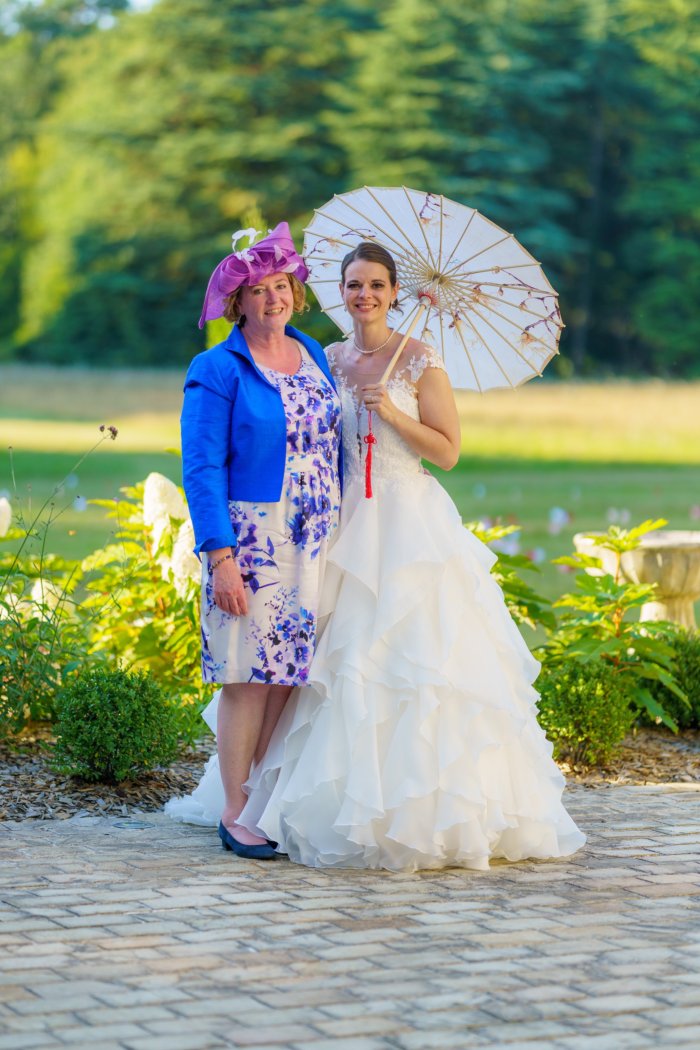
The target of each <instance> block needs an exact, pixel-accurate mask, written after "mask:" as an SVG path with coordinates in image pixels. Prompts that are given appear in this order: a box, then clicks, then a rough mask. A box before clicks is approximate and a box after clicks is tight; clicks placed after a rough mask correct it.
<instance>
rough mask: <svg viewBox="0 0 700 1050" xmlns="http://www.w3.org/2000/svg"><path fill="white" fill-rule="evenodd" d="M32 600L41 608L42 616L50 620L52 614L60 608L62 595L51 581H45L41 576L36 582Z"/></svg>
mask: <svg viewBox="0 0 700 1050" xmlns="http://www.w3.org/2000/svg"><path fill="white" fill-rule="evenodd" d="M31 598H32V601H33V602H34V604H35V605H38V606H39V608H40V610H41V613H42V616H43V617H44V618H45V619H47V620H48V619H50V618H51V613H52V612H53V611H54V610H55V609H56V607H57V606H58V603H59V602H60V600H61V594H60V592H59V591H57V590H56V588H55V587H54V585H53V583H51V582H50V580H44V579H42V578H41V576H40V577H39V578H38V579H37V580H35V581H34V586H33V587H32V594H31Z"/></svg>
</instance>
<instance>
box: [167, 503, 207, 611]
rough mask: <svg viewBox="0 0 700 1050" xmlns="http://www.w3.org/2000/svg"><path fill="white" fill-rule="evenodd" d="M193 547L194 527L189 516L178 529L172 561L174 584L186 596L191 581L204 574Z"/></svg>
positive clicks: (179, 592)
mask: <svg viewBox="0 0 700 1050" xmlns="http://www.w3.org/2000/svg"><path fill="white" fill-rule="evenodd" d="M193 547H194V529H193V528H192V522H191V521H190V519H189V518H188V519H187V521H183V523H182V525H181V526H180V528H179V529H178V533H177V536H176V537H175V543H174V544H173V554H172V558H171V561H170V571H171V573H172V577H173V584H174V586H175V590H176V591H177V593H178V594H179V595H180V597H184V595H185V594H186V593H187V589H188V584H189V583H190V581H191V580H193V581H195V582H196V581H198V580H199V578H200V576H201V575H202V566H201V565H200V563H199V561H198V560H197V557H196V555H195V554H194V551H193Z"/></svg>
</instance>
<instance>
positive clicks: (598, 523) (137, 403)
mask: <svg viewBox="0 0 700 1050" xmlns="http://www.w3.org/2000/svg"><path fill="white" fill-rule="evenodd" d="M181 386H182V373H181V372H173V371H164V372H155V371H145V372H135V371H127V370H122V371H104V372H100V371H89V372H88V371H81V370H73V369H51V368H44V367H36V368H31V367H15V366H0V493H2V494H5V495H10V498H12V499H14V498H15V497H14V495H13V483H12V478H11V473H10V456H9V453H8V452H7V451H6V449H7V448H8V446H12V447H13V460H14V468H15V477H16V482H17V492H18V494H19V496H20V498H21V499H22V500H23V501H24V503H25V506H26V505H28V503H29V501H31V503H32V505H34V506H36V505H37V501H42V500H43V499H44V498H45V497H46V496H47V495H48V494H49V493H50V492H51V491H52V489H53V488H54V486H55V485H56V483H57V482H58V481H59V480H60V479H61V478H62V477H64V476H65V475H67V474H75V475H76V476H74V477H72V478H71V479H70V482H69V486H68V487H66V488H65V489H64V491H63V493H62V494H61V495H60V497H59V499H58V501H57V503H58V505H60V506H66V507H67V508H68V509H67V510H66V511H65V513H64V514H63V515H62V516H61V518H60V519H59V520H58V521H57V522H56V524H55V525H54V526H53V530H52V539H51V543H50V546H51V547H52V549H54V550H57V551H60V552H62V553H65V554H70V555H73V556H80V555H83V554H86V553H87V552H88V551H90V550H92V549H94V548H95V547H96V546H98V545H101V544H103V543H104V542H106V540H107V539H108V537H109V535H110V526H109V523H107V522H106V521H105V520H104V518H103V516H102V512H101V511H100V510H99V509H97V508H91V507H88V509H87V510H85V511H83V512H80V511H78V510H75V509H73V501H74V500H75V498H76V496H78V495H80V496H83V497H86V498H87V499H91V498H98V497H99V498H105V497H112V496H115V495H117V493H118V490H119V488H120V487H121V486H123V485H129V484H133V483H135V482H137V481H140V480H141V479H142V478H144V477H145V476H146V474H148V473H149V472H150V471H152V470H158V471H161V472H162V473H164V474H167V475H168V476H169V477H171V478H173V479H174V480H179V474H180V464H179V460H178V458H177V456H176V455H173V454H172V453H171V452H168V451H166V450H167V449H172V448H177V445H178V441H179V439H178V423H177V416H178V412H179V405H180V397H181ZM458 401H459V407H460V414H461V419H462V435H463V445H462V452H463V454H462V458H461V460H460V463H459V465H458V467H456V468H455V470H453V471H452V472H450V474H446V475H443V474H441V473H440V472H436V473H438V474H439V476H440V480H441V481H442V482H443V484H445V486H446V488H447V489H448V490H449V492H450V494H451V495H452V497H453V498H454V500H455V502H456V503H457V506H458V507H459V509H460V512H461V514H462V516H463V518H464V519H465V520H473V519H477V518H478V519H483V518H485V517H489V518H491V519H496V518H500V519H501V520H505V521H513V522H515V523H518V524H520V525H521V526H522V530H523V532H522V546H523V549H524V550H536V551H537V552H538V556H542V555H544V556H545V557H546V558H552V557H555V556H556V555H558V554H561V553H563V552H565V551H568V550H569V549H570V547H571V537H572V535H573V533H574V532H576V531H587V530H592V529H599V528H605V527H606V525H607V522H608V520H609V518H610V517H612V516H614V515H615V514H617V516H618V517H619V515H620V513H622V516H623V518H624V517H626V516H629V520H630V521H633V522H636V521H639V520H641V519H643V518H647V517H665V518H667V519H668V520H669V523H670V525H671V527H673V528H679V529H683V528H693V527H696V528H700V521H699V520H697V517H696V515H700V384H664V383H657V382H648V383H640V384H632V383H611V384H604V385H603V384H559V383H545V382H533V383H530V384H529V385H527V386H525V387H523V388H522V389H520V390H518V391H513V392H510V391H504V392H494V393H492V394H487V395H471V394H460V395H459V397H458ZM100 423H107V424H114V425H115V426H117V427H118V428H119V436H118V438H117V440H116V441H115V442H111V441H109V442H106V443H105V444H104V445H102V446H101V447H100V448H99V449H98V450H97V451H96V452H95V453H94V454H93V455H91V456H90V457H88V458H87V459H86V460H85V461H84V462H83V464H82V465H81V467H80V468H79V469H78V471H77V472H76V471H73V464H74V463H75V461H76V460H77V458H78V457H79V455H80V454H81V453H82V452H83V451H84V450H85V449H87V448H88V447H90V446H91V445H92V444H93V443H94V441H95V440H96V439H97V438H98V437H99V432H98V430H97V427H98V425H99V424H100ZM554 507H560V508H563V509H564V510H566V511H567V512H568V513H569V515H570V517H571V520H570V522H569V523H568V524H567V525H565V526H564V528H563V529H562V530H561V532H559V534H558V535H551V534H550V532H549V527H548V522H549V514H550V511H551V509H552V508H554ZM542 584H543V589H544V590H545V591H546V592H547V593H549V594H550V595H556V594H557V593H560V592H561V591H562V590H563V589H564V587H565V586H566V580H565V578H563V577H561V576H560V575H559V574H558V572H557V571H556V569H555V568H554V567H552V566H549V565H546V566H545V567H544V572H543V577H542Z"/></svg>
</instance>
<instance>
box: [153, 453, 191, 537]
mask: <svg viewBox="0 0 700 1050" xmlns="http://www.w3.org/2000/svg"><path fill="white" fill-rule="evenodd" d="M187 516H188V515H187V504H186V503H185V498H184V496H183V495H182V493H181V491H180V489H179V488H178V487H177V485H176V484H175V483H174V482H172V481H171V480H170V479H169V478H166V477H165V476H164V475H163V474H158V473H156V472H155V471H154V472H153V473H152V474H149V475H148V477H147V478H146V481H145V484H144V489H143V520H144V523H145V524H146V525H148V527H149V528H150V530H151V535H152V536H153V543H154V544H155V546H156V547H157V546H158V544H159V543H160V539H161V536H162V535H163V532H164V531H165V529H167V528H168V527H169V526H170V519H171V518H178V519H179V520H180V521H183V520H184V519H185V518H187Z"/></svg>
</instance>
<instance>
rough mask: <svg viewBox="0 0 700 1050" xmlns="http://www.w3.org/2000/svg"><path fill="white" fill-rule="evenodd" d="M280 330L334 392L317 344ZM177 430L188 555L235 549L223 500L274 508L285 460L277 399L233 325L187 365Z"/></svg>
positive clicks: (300, 334)
mask: <svg viewBox="0 0 700 1050" xmlns="http://www.w3.org/2000/svg"><path fill="white" fill-rule="evenodd" d="M285 332H286V334H287V335H289V336H291V337H292V339H298V340H299V342H300V343H302V344H303V345H304V346H305V347H306V349H307V350H308V352H309V354H310V355H311V357H312V358H313V360H314V361H315V362H316V364H317V365H318V366H319V368H320V369H321V371H322V372H323V374H324V375H325V376H326V378H327V379H328V380H329V381H330V382H331V383H332V384H333V386H334V387H335V383H334V381H333V377H332V375H331V373H330V369H329V368H328V362H327V361H326V355H325V354H324V352H323V349H322V347H321V344H320V343H317V342H316V340H315V339H312V338H311V337H310V336H308V335H304V333H303V332H299V331H298V330H297V329H296V328H292V326H291V325H287V327H286V328H285ZM180 425H181V432H182V473H183V484H184V487H185V495H186V496H187V503H188V505H189V510H190V515H191V518H192V524H193V526H194V535H195V542H196V547H195V551H196V552H197V553H199V552H200V551H208V550H218V549H220V548H221V547H229V546H231V547H235V546H236V543H237V537H236V535H235V532H234V529H233V527H232V525H231V521H230V519H229V514H228V503H229V500H249V501H252V502H256V503H277V502H278V500H279V499H280V498H281V495H282V482H283V478H284V467H285V462H286V458H287V423H286V419H285V414H284V408H283V405H282V398H281V397H280V394H279V392H278V390H277V389H276V388H275V387H274V386H273V385H272V383H270V382H269V381H268V380H267V379H266V378H265V376H264V375H263V374H262V372H261V371H260V369H259V368H258V367H257V365H256V364H255V361H254V360H253V356H252V354H251V352H250V350H249V349H248V344H247V343H246V341H245V337H244V335H243V332H242V331H241V329H240V328H239V327H238V325H234V327H233V328H232V329H231V334H230V335H229V337H228V338H227V339H226V340H224V342H223V343H219V344H218V345H217V346H213V347H212V348H211V349H210V350H205V351H204V353H201V354H198V355H197V357H195V359H194V360H193V361H192V364H191V365H190V367H189V369H188V372H187V377H186V379H185V400H184V403H183V406H182V415H181V417H180ZM339 469H342V468H341V467H340V466H339Z"/></svg>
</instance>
